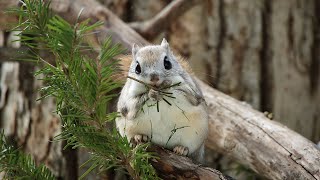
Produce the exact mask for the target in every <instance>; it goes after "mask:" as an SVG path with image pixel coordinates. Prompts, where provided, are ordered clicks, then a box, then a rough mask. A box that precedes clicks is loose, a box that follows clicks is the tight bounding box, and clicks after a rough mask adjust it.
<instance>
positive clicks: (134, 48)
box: [132, 43, 140, 56]
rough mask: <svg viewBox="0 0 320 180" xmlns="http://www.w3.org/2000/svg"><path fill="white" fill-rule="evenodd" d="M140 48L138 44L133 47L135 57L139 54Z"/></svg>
mask: <svg viewBox="0 0 320 180" xmlns="http://www.w3.org/2000/svg"><path fill="white" fill-rule="evenodd" d="M139 49H140V47H139V46H138V45H137V44H135V43H134V44H133V45H132V55H133V56H135V55H136V54H137V52H138V51H139Z"/></svg>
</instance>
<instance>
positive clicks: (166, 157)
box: [149, 146, 232, 180]
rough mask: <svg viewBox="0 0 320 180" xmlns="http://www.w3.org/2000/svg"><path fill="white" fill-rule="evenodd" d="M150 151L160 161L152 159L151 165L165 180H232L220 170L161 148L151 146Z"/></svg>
mask: <svg viewBox="0 0 320 180" xmlns="http://www.w3.org/2000/svg"><path fill="white" fill-rule="evenodd" d="M149 150H150V151H152V152H156V153H157V156H158V157H159V159H152V160H151V164H152V165H153V167H154V168H155V169H156V170H157V172H158V174H159V176H160V177H161V178H163V179H212V180H215V179H219V180H227V179H232V178H231V177H228V176H224V175H223V174H222V173H221V172H220V171H218V170H215V169H211V168H208V167H204V166H202V165H198V164H195V163H193V162H192V160H191V159H189V158H187V157H185V156H179V155H176V154H174V153H173V152H172V151H169V150H166V149H163V148H161V147H158V146H151V148H149Z"/></svg>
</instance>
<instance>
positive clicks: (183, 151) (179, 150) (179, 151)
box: [173, 146, 189, 156]
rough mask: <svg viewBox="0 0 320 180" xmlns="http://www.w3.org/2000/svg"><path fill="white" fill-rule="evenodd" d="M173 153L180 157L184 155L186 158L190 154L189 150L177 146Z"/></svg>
mask: <svg viewBox="0 0 320 180" xmlns="http://www.w3.org/2000/svg"><path fill="white" fill-rule="evenodd" d="M173 152H174V153H176V154H178V155H183V156H186V155H188V153H189V149H188V148H187V147H184V146H176V147H174V148H173Z"/></svg>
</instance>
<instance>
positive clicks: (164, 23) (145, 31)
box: [130, 0, 201, 40]
mask: <svg viewBox="0 0 320 180" xmlns="http://www.w3.org/2000/svg"><path fill="white" fill-rule="evenodd" d="M200 2H201V1H200V0H175V1H172V2H171V3H170V4H169V5H168V6H166V7H165V8H164V9H163V10H162V11H161V12H159V13H158V14H157V15H156V16H155V17H153V18H152V19H149V20H146V21H143V22H133V23H130V27H131V28H133V29H134V30H136V31H137V32H138V33H139V34H140V35H141V36H143V37H144V38H146V39H148V40H152V39H154V38H155V37H156V36H157V35H159V34H160V33H161V32H162V31H163V30H165V29H166V28H168V26H169V25H170V24H171V22H173V21H175V20H177V19H178V18H179V16H181V15H183V14H184V13H185V12H186V11H188V10H189V9H190V8H192V7H194V5H196V4H198V3H200Z"/></svg>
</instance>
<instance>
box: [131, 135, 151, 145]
mask: <svg viewBox="0 0 320 180" xmlns="http://www.w3.org/2000/svg"><path fill="white" fill-rule="evenodd" d="M148 141H149V137H148V136H147V135H144V134H137V135H134V136H133V137H132V138H131V139H130V143H131V145H132V146H133V147H135V146H136V145H138V144H143V143H146V142H148Z"/></svg>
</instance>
